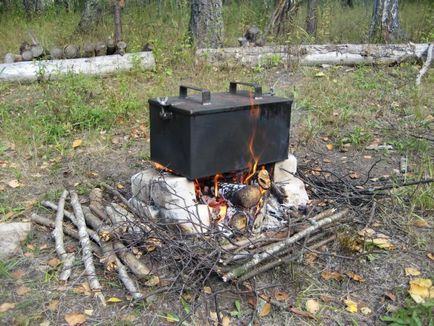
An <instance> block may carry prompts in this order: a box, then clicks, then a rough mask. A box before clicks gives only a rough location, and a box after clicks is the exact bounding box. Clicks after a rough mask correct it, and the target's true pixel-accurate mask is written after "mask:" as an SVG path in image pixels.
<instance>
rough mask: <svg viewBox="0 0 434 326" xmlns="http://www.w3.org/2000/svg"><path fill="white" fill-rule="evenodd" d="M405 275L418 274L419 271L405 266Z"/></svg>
mask: <svg viewBox="0 0 434 326" xmlns="http://www.w3.org/2000/svg"><path fill="white" fill-rule="evenodd" d="M404 271H405V276H419V275H420V271H419V270H418V269H416V268H413V267H406V268H404Z"/></svg>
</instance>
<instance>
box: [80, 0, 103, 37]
mask: <svg viewBox="0 0 434 326" xmlns="http://www.w3.org/2000/svg"><path fill="white" fill-rule="evenodd" d="M101 15H102V8H101V3H100V1H99V0H86V2H85V4H84V9H83V12H82V14H81V18H80V22H79V23H78V31H79V32H81V33H89V32H90V31H91V30H92V29H93V28H94V27H95V26H96V25H97V24H98V23H99V21H100V20H101Z"/></svg>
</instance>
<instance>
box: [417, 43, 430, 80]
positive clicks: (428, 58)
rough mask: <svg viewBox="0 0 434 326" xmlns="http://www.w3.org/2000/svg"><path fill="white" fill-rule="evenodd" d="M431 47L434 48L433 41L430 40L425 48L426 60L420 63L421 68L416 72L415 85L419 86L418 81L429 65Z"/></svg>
mask: <svg viewBox="0 0 434 326" xmlns="http://www.w3.org/2000/svg"><path fill="white" fill-rule="evenodd" d="M433 49H434V42H431V44H430V45H429V47H428V50H427V56H426V61H425V63H424V64H423V65H422V68H421V69H420V71H419V73H418V74H417V77H416V86H420V83H421V81H422V77H423V76H424V75H425V74H426V72H427V71H428V68H429V66H430V65H431V61H432V57H433Z"/></svg>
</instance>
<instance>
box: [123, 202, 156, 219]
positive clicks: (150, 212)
mask: <svg viewBox="0 0 434 326" xmlns="http://www.w3.org/2000/svg"><path fill="white" fill-rule="evenodd" d="M128 201H129V202H130V204H131V205H132V206H133V207H134V208H135V209H136V210H137V213H139V214H140V216H143V217H147V218H150V219H152V220H155V219H156V218H157V217H158V213H159V210H158V208H157V207H155V206H153V205H146V204H145V203H144V202H142V201H140V200H138V199H137V198H130V199H129V200H128Z"/></svg>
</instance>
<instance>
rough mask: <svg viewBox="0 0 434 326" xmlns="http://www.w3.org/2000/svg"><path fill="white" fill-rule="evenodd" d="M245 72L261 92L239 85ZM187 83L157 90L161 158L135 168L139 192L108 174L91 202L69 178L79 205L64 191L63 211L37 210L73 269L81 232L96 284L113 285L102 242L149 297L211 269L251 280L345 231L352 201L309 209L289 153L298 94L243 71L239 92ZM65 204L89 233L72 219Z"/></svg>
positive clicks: (196, 282)
mask: <svg viewBox="0 0 434 326" xmlns="http://www.w3.org/2000/svg"><path fill="white" fill-rule="evenodd" d="M240 84H241V85H244V86H248V87H253V88H254V92H247V91H237V85H240ZM187 89H188V87H185V86H181V88H180V95H179V96H177V97H173V98H163V99H162V98H159V99H151V100H150V121H151V159H152V160H153V162H154V163H152V164H150V166H149V167H148V168H146V169H144V170H143V171H141V172H139V173H137V174H135V175H133V176H132V178H131V192H130V193H127V194H122V193H120V192H119V191H118V190H117V189H115V188H113V187H111V186H109V185H107V184H101V187H100V188H95V189H94V190H93V191H92V192H91V194H90V198H89V205H88V206H83V207H82V206H81V203H80V200H79V198H78V196H77V193H76V192H75V191H74V189H73V187H72V186H68V191H69V194H70V196H71V206H72V209H73V211H74V213H72V212H69V211H67V210H65V209H64V206H65V199H66V197H67V195H68V191H65V192H64V193H63V195H62V197H61V199H60V200H59V203H58V205H56V204H54V203H50V202H44V203H43V205H44V206H46V207H48V208H50V209H53V210H57V215H56V223H53V222H50V221H49V220H48V219H46V218H44V217H41V216H38V215H36V214H34V216H32V219H33V221H35V222H36V223H39V224H43V225H46V226H48V227H55V230H54V232H53V235H54V238H55V239H56V250H57V249H59V250H58V254H59V257H60V258H61V259H62V261H63V266H64V269H66V271H64V272H65V273H63V272H62V274H61V280H62V281H66V280H67V279H68V278H69V276H70V270H71V268H72V266H71V262H72V261H73V259H74V255H73V254H72V253H66V252H65V249H64V248H63V247H62V246H63V237H62V236H61V235H62V234H63V233H65V234H68V235H71V236H72V237H75V238H78V239H79V240H80V244H81V245H82V247H83V253H84V254H83V262H84V265H85V269H86V273H87V275H88V277H89V284H90V286H91V288H92V290H93V291H94V292H95V293H98V294H101V290H102V289H101V286H100V284H99V282H98V279H97V277H96V276H95V267H94V265H93V261H92V255H91V253H92V252H93V254H94V255H96V256H97V257H98V258H99V259H100V261H101V262H102V263H103V264H104V267H105V270H106V271H108V272H112V271H117V272H118V276H119V278H120V279H121V281H122V282H123V283H124V285H125V287H126V288H127V289H128V291H129V292H130V293H131V295H132V298H133V299H135V300H139V299H143V298H145V297H146V296H145V295H144V294H143V291H142V290H141V287H143V286H148V287H156V286H157V287H161V288H162V289H167V291H176V292H178V293H181V294H182V292H183V291H194V290H195V289H196V290H197V291H198V292H200V291H201V288H202V287H203V284H205V283H206V282H207V281H208V280H209V278H210V276H211V275H218V276H219V277H220V278H221V279H222V280H223V281H225V282H228V281H238V282H241V281H245V280H248V279H250V278H252V277H254V276H256V275H258V274H260V273H263V272H264V271H267V270H269V269H271V268H274V267H276V266H278V265H279V264H282V263H284V262H287V261H292V260H294V259H296V258H297V257H299V256H300V255H302V253H303V251H304V250H306V249H307V250H315V249H318V248H320V247H322V246H323V245H325V244H327V243H329V242H330V241H333V240H334V239H335V234H334V232H333V228H334V227H335V226H336V224H335V222H336V221H338V220H341V219H342V218H344V217H345V216H346V215H347V214H348V210H346V209H345V210H342V211H340V212H337V211H336V209H334V208H329V209H325V210H323V211H319V210H316V209H315V208H312V207H310V208H309V209H307V205H308V203H309V199H308V195H307V192H306V189H305V186H304V183H303V182H302V181H301V180H300V179H299V178H297V177H296V173H297V160H296V158H295V157H294V156H293V155H291V154H289V155H288V145H289V125H290V124H289V122H290V109H291V104H292V101H291V100H290V99H286V98H279V97H275V96H274V95H273V94H272V92H270V93H269V94H263V93H262V89H261V87H259V86H258V85H255V84H245V83H235V82H232V83H230V89H229V92H228V93H217V94H212V97H211V93H210V92H209V91H207V90H203V89H198V88H193V89H195V90H199V92H200V94H199V95H193V96H190V97H189V96H187ZM103 189H105V193H104V192H103ZM127 197H129V198H127ZM63 215H64V216H66V217H67V218H68V219H69V220H70V221H71V222H72V224H73V225H75V226H76V227H77V228H78V230H79V232H78V233H77V232H76V231H74V230H72V229H71V228H70V227H64V228H63V229H62V225H63V224H62V219H63ZM300 240H303V241H302V243H301V242H300ZM62 248H63V249H62ZM118 257H119V258H118ZM68 268H69V269H68ZM67 271H69V273H68V272H67ZM129 272H131V273H132V274H133V276H130V275H129ZM162 289H157V290H156V291H157V292H158V291H160V292H161V291H162ZM99 297H100V299H102V300H103V298H101V295H100V296H99Z"/></svg>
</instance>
